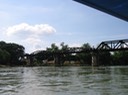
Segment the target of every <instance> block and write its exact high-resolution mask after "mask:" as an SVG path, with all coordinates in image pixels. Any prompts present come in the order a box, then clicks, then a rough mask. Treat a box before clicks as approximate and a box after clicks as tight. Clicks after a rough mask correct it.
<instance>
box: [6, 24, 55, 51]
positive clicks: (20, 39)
mask: <svg viewBox="0 0 128 95" xmlns="http://www.w3.org/2000/svg"><path fill="white" fill-rule="evenodd" d="M55 32H56V29H55V28H53V27H52V26H50V25H48V24H36V25H29V24H27V23H21V24H18V25H14V26H10V27H8V28H7V29H5V33H4V34H5V36H6V38H8V40H10V41H12V42H16V43H19V44H21V45H23V46H24V47H25V48H26V49H27V52H33V51H35V50H38V49H42V48H43V46H44V45H45V41H44V40H45V39H44V36H45V37H47V35H51V34H54V33H55ZM46 34H47V35H46Z"/></svg>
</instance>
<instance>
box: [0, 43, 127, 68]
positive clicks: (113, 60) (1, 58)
mask: <svg viewBox="0 0 128 95" xmlns="http://www.w3.org/2000/svg"><path fill="white" fill-rule="evenodd" d="M81 48H82V49H91V48H92V47H91V45H90V44H89V43H85V44H83V45H82V46H81ZM68 49H69V46H68V45H67V44H65V43H64V42H62V43H61V44H60V46H57V45H56V44H55V43H53V44H51V47H48V48H46V50H45V51H46V52H47V51H52V52H53V51H65V50H68ZM41 52H42V51H39V52H38V53H36V56H34V58H33V59H32V61H33V62H30V61H31V58H30V55H31V54H28V59H27V58H26V56H24V55H26V54H25V48H24V47H23V46H22V45H19V44H16V43H6V42H4V41H1V42H0V65H8V66H28V65H29V66H37V65H49V63H50V62H52V61H53V60H54V55H50V54H49V55H45V54H44V55H42V54H41ZM98 58H99V63H98V64H99V65H105V66H106V65H128V51H116V52H99V53H98ZM46 60H47V61H46ZM61 60H62V61H63V63H64V64H63V65H72V64H73V65H74V64H77V65H82V66H83V65H91V63H92V54H91V52H87V53H76V54H64V55H61Z"/></svg>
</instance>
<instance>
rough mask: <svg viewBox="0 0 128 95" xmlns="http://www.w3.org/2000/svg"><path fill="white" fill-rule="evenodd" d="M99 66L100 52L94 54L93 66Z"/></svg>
mask: <svg viewBox="0 0 128 95" xmlns="http://www.w3.org/2000/svg"><path fill="white" fill-rule="evenodd" d="M98 65H99V54H98V52H93V53H92V66H98Z"/></svg>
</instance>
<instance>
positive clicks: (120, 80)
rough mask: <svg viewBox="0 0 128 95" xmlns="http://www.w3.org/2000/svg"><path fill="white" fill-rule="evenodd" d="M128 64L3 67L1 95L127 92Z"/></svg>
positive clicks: (124, 94) (112, 94) (116, 94)
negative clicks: (120, 65)
mask: <svg viewBox="0 0 128 95" xmlns="http://www.w3.org/2000/svg"><path fill="white" fill-rule="evenodd" d="M127 89H128V67H126V66H125V67H95V68H92V67H28V68H27V67H13V68H0V95H127V93H128V90H127Z"/></svg>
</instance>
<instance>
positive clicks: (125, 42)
mask: <svg viewBox="0 0 128 95" xmlns="http://www.w3.org/2000/svg"><path fill="white" fill-rule="evenodd" d="M124 50H128V39H122V40H111V41H103V42H101V43H100V44H99V45H98V46H97V47H96V48H87V49H85V48H81V47H70V48H68V49H66V50H57V51H44V50H42V51H36V52H33V53H32V54H30V55H36V54H38V53H42V54H71V53H86V52H100V51H124Z"/></svg>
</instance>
